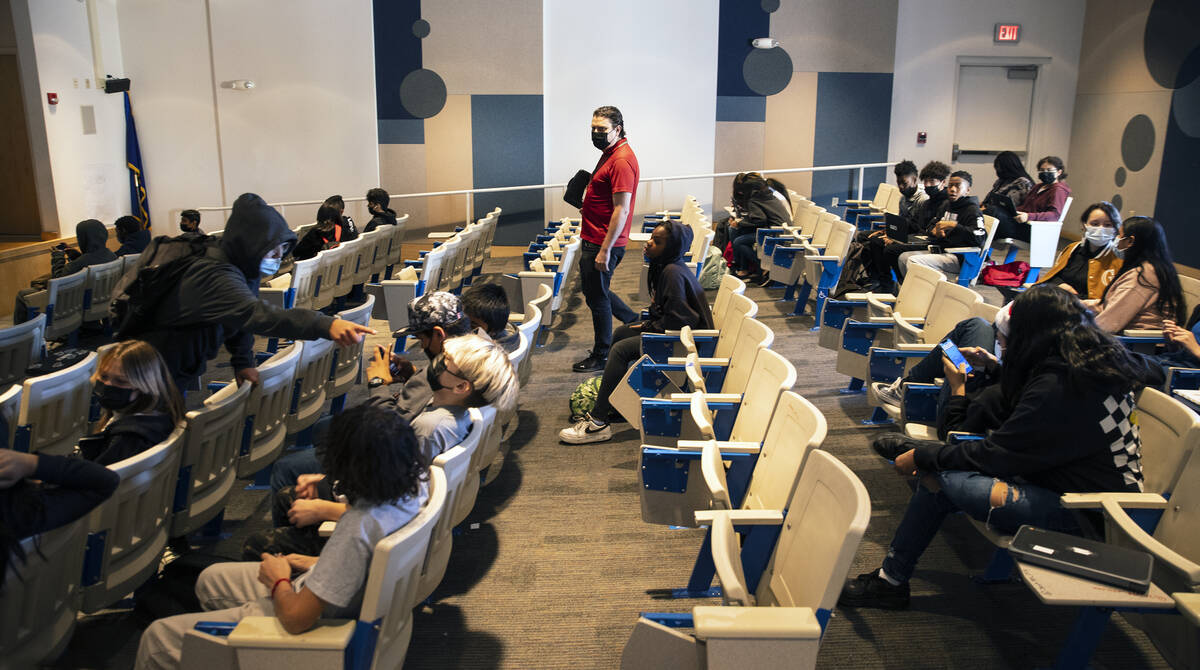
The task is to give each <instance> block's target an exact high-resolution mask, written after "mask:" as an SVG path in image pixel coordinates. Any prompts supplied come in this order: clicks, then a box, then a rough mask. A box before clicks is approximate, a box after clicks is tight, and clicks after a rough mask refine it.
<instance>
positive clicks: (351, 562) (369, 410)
mask: <svg viewBox="0 0 1200 670" xmlns="http://www.w3.org/2000/svg"><path fill="white" fill-rule="evenodd" d="M323 459H324V466H325V472H326V473H327V474H328V475H329V478H330V480H331V481H335V482H337V484H336V487H337V491H338V493H340V494H341V495H343V496H345V497H346V500H347V503H348V504H347V506H346V510H345V513H344V514H342V515H341V517H340V519H339V520H338V524H337V529H336V530H334V532H333V535H332V536H331V537H330V538H329V541H328V542H327V543H326V544H325V548H324V549H322V550H321V552H320V555H319V556H306V555H301V554H288V555H286V556H278V555H271V554H266V553H264V554H262V555H261V557H260V558H261V562H243V563H218V564H216V565H212V566H210V567H208V568H206V569H205V570H204V572H202V573H200V577H199V579H198V580H197V581H196V595H197V596H198V597H199V599H200V604H201V606H203V607H204V608H205V609H206V610H208V611H204V612H198V613H195V614H182V615H179V616H173V617H168V618H165V619H159V620H157V621H155V622H154V623H152V624H151V625H150V627H149V628H147V629H146V631H145V632H144V633H143V634H142V639H141V643H140V645H139V646H138V653H137V662H136V665H135V667H137V668H139V669H143V668H175V667H178V666H179V663H180V660H181V654H182V650H183V638H184V635H185V634H186V633H187V631H189V630H191V629H192V628H193V627H194V626H195V624H196V623H197V622H199V621H226V622H237V621H240V620H241V619H242V618H243V617H247V616H274V617H277V618H278V619H279V623H280V625H281V626H283V628H284V629H285V630H286V631H288V632H289V633H292V634H299V633H303V632H304V631H306V630H308V629H310V628H312V626H313V624H314V623H316V621H317V619H318V618H321V617H330V618H349V619H354V618H357V617H358V614H359V609H361V607H362V599H363V590H364V588H365V587H366V583H367V575H368V574H369V573H370V569H371V558H372V556H373V554H374V551H375V545H376V544H377V543H378V542H379V541H380V540H382V539H383V538H385V537H387V536H388V535H390V534H392V533H394V532H396V531H398V530H400V529H401V528H403V527H404V526H405V524H407V523H408V522H409V521H411V520H412V519H413V518H414V517H416V516H417V514H418V513H419V512H420V510H421V506H422V505H424V504H425V501H426V500H427V499H428V488H427V484H426V482H427V481H428V476H429V475H428V470H429V460H428V459H427V458H426V457H425V456H424V455H423V454H422V453H421V449H420V448H419V447H418V444H417V439H416V437H415V435H414V434H413V431H412V428H411V427H409V425H408V422H406V421H405V420H404V419H403V418H401V417H400V415H398V414H396V413H395V412H393V411H391V410H389V409H386V408H384V407H379V406H378V405H374V404H364V405H359V406H357V407H351V408H350V409H347V410H346V411H344V412H342V413H341V414H338V415H337V416H336V417H334V419H333V425H332V427H331V429H330V439H329V440H328V446H327V448H326V450H325V452H324V456H323ZM297 572H299V573H301V574H300V576H299V577H297V578H296V580H295V581H294V582H293V581H292V579H291V578H292V575H293V574H294V573H297Z"/></svg>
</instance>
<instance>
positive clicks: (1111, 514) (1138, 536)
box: [1101, 500, 1200, 584]
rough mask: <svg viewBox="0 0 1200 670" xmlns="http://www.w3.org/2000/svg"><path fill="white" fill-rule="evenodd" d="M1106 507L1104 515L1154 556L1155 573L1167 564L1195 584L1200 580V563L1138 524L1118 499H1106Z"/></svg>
mask: <svg viewBox="0 0 1200 670" xmlns="http://www.w3.org/2000/svg"><path fill="white" fill-rule="evenodd" d="M1101 507H1102V508H1103V509H1104V516H1105V517H1107V518H1108V519H1109V520H1110V521H1111V522H1112V523H1113V524H1115V525H1116V526H1117V527H1118V528H1120V532H1122V533H1124V534H1125V537H1126V538H1127V539H1128V540H1130V541H1131V542H1132V543H1134V544H1136V545H1137V547H1134V548H1137V549H1141V550H1142V551H1147V552H1149V553H1150V554H1152V555H1153V556H1154V560H1155V563H1156V565H1155V573H1156V574H1157V573H1158V565H1157V564H1158V563H1163V564H1166V565H1167V566H1168V567H1170V568H1171V569H1173V570H1175V571H1177V572H1178V573H1180V574H1182V575H1185V576H1186V578H1187V579H1190V580H1191V582H1192V583H1193V584H1194V583H1196V582H1200V565H1197V564H1196V563H1193V562H1192V561H1190V560H1188V559H1187V557H1185V556H1182V555H1180V554H1179V553H1177V552H1176V551H1175V550H1173V549H1171V548H1170V547H1168V546H1166V545H1165V544H1163V543H1161V542H1159V541H1158V540H1156V539H1154V538H1153V537H1151V536H1150V534H1149V533H1147V532H1146V531H1145V530H1143V529H1142V527H1141V526H1139V525H1137V522H1135V521H1134V520H1133V519H1132V518H1131V517H1130V516H1129V515H1128V514H1126V513H1125V510H1123V509H1121V505H1120V503H1118V502H1117V501H1116V500H1105V501H1103V502H1102V503H1101Z"/></svg>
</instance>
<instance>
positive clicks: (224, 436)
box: [170, 383, 253, 537]
mask: <svg viewBox="0 0 1200 670" xmlns="http://www.w3.org/2000/svg"><path fill="white" fill-rule="evenodd" d="M252 388H253V386H252V385H251V384H249V383H244V384H242V385H241V386H238V385H237V384H228V385H227V386H225V387H224V388H222V389H221V390H219V391H217V392H216V393H214V394H212V395H211V396H209V397H208V398H205V399H204V406H203V407H201V408H200V409H195V410H192V411H190V412H188V413H187V433H186V434H185V435H184V438H183V448H182V450H181V452H180V461H179V476H178V479H177V480H176V483H175V497H174V502H173V505H172V511H173V514H172V515H171V530H170V536H171V537H182V536H185V535H188V534H189V533H192V532H195V531H197V530H199V529H200V528H202V527H203V526H205V524H208V523H209V522H214V525H215V526H216V527H217V528H218V529H219V528H220V524H221V519H222V518H223V517H224V513H225V503H226V501H228V500H229V494H230V493H231V492H232V491H233V485H234V483H235V482H236V480H237V461H238V453H239V452H240V450H241V446H242V442H243V441H244V440H245V439H246V438H247V435H246V431H247V430H248V429H249V422H248V421H247V420H246V418H247V417H246V406H247V403H248V402H249V400H250V392H251V390H252ZM214 520H215V521H214ZM210 535H215V533H210Z"/></svg>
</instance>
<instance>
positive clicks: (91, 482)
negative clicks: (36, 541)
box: [0, 454, 121, 538]
mask: <svg viewBox="0 0 1200 670" xmlns="http://www.w3.org/2000/svg"><path fill="white" fill-rule="evenodd" d="M37 459H38V461H37V468H36V469H35V470H34V471H33V476H32V477H30V479H33V480H38V481H39V482H40V483H39V484H34V483H31V482H29V481H23V482H18V483H17V485H16V486H13V487H12V488H8V489H3V490H0V524H4V525H5V526H7V527H8V529H9V531H10V532H12V533H13V534H14V535H16V536H17V537H18V538H26V537H30V536H32V535H37V534H38V533H44V532H46V531H48V530H54V529H55V528H58V527H59V526H65V525H67V524H69V523H71V522H72V521H74V520H76V519H78V518H80V517H82V516H83V515H84V514H87V513H88V512H90V511H92V510H93V509H94V508H95V507H96V506H97V505H99V504H100V503H102V502H104V501H105V500H107V499H108V497H109V496H111V495H112V494H113V492H114V491H116V490H117V485H118V484H120V483H121V478H120V477H119V476H118V475H117V473H115V472H113V471H112V470H109V469H108V468H106V467H104V466H103V465H98V464H96V463H92V462H89V461H85V460H83V459H82V458H71V457H70V456H51V455H49V454H38V457H37Z"/></svg>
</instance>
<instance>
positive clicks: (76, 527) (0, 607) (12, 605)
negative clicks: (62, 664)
mask: <svg viewBox="0 0 1200 670" xmlns="http://www.w3.org/2000/svg"><path fill="white" fill-rule="evenodd" d="M87 523H88V518H87V517H86V516H84V517H82V518H80V519H76V520H75V521H72V522H71V523H69V524H67V525H65V526H62V527H60V528H55V529H54V530H50V531H46V532H45V533H42V534H41V535H38V536H36V537H29V538H25V539H24V540H21V550H22V552H23V553H24V554H25V560H24V561H19V560H17V559H16V557H15V556H14V557H11V558H10V559H9V562H8V572H7V574H5V575H0V587H2V588H0V593H3V596H4V597H2V598H0V621H3V622H4V625H3V626H0V649H2V650H3V653H2V654H0V669H3V670H10V669H11V670H24V669H25V668H35V667H40V666H41V664H43V663H51V662H52V661H54V659H56V658H58V656H59V655H60V654H62V652H63V650H64V649H66V647H67V643H68V642H70V640H71V634H72V633H73V632H74V630H75V620H76V614H77V613H78V611H79V601H80V595H79V577H80V575H82V574H83V553H84V546H85V540H86V538H87Z"/></svg>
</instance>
